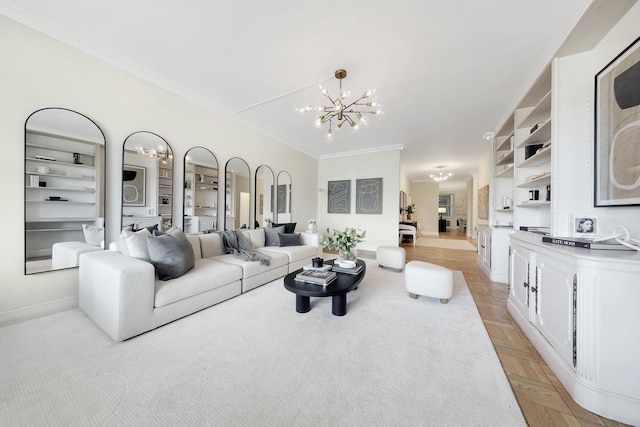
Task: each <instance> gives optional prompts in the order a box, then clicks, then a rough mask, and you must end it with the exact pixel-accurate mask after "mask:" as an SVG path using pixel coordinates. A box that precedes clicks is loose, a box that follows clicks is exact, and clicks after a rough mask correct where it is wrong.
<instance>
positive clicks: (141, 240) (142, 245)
mask: <svg viewBox="0 0 640 427" xmlns="http://www.w3.org/2000/svg"><path fill="white" fill-rule="evenodd" d="M122 234H124V241H125V242H126V245H127V251H128V252H129V255H130V256H132V257H134V258H138V259H141V260H144V261H147V262H151V257H150V256H149V247H148V246H147V237H149V236H151V233H149V230H147V229H146V228H143V229H142V230H138V231H129V230H124V231H123V232H122Z"/></svg>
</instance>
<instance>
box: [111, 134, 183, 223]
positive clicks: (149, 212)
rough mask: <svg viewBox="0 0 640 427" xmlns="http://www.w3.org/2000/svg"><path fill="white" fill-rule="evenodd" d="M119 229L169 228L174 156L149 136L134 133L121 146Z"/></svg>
mask: <svg viewBox="0 0 640 427" xmlns="http://www.w3.org/2000/svg"><path fill="white" fill-rule="evenodd" d="M122 158H123V165H122V227H123V228H125V227H132V228H133V229H134V230H136V229H140V228H143V227H152V226H154V225H157V227H158V229H159V230H167V229H169V228H170V227H171V224H172V217H171V211H172V205H173V152H172V150H171V147H170V146H169V143H167V141H165V140H164V139H163V138H161V137H160V136H158V135H156V134H155V133H152V132H145V131H141V132H135V133H132V134H131V135H129V136H128V137H127V138H126V139H125V140H124V144H123V156H122Z"/></svg>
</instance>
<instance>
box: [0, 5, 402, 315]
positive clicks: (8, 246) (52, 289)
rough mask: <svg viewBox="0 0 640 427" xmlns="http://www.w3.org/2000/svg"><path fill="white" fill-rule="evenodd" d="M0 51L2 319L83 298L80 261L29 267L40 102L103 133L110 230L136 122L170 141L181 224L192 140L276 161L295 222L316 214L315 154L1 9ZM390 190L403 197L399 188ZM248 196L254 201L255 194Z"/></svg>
mask: <svg viewBox="0 0 640 427" xmlns="http://www.w3.org/2000/svg"><path fill="white" fill-rule="evenodd" d="M114 31H115V30H114ZM0 57H1V58H2V67H0V94H1V96H0V117H2V126H1V127H0V140H1V141H2V147H3V155H2V156H1V157H0V174H1V177H2V183H3V202H4V203H3V207H2V210H1V214H0V215H1V218H0V219H1V221H2V224H3V225H4V228H5V234H4V237H3V241H4V242H5V243H4V244H3V245H1V248H0V260H1V261H0V262H1V264H0V271H2V280H1V281H0V325H2V324H6V323H10V322H14V321H18V320H23V319H26V318H29V317H34V316H38V315H42V314H47V313H50V312H55V311H60V310H63V309H68V308H72V307H75V306H76V305H77V293H78V283H77V275H78V272H77V269H73V270H63V271H56V272H49V273H44V274H36V275H29V276H25V275H24V226H23V221H24V212H23V210H24V208H23V200H24V187H23V184H24V179H23V176H24V175H23V174H24V170H23V168H24V166H23V165H24V160H23V158H24V123H25V120H26V118H27V117H28V116H29V114H31V113H32V112H34V111H35V110H38V109H40V108H44V107H63V108H69V109H71V110H75V111H78V112H80V113H82V114H85V115H87V116H88V117H89V118H91V119H92V120H94V121H95V122H96V123H97V124H98V126H100V128H101V129H102V131H103V132H104V133H105V137H106V140H107V144H106V162H107V170H106V175H107V180H108V182H107V186H106V197H107V207H106V212H105V222H106V226H107V238H108V239H109V240H113V239H114V238H115V236H117V234H118V228H119V224H120V200H121V181H120V180H121V177H122V173H121V168H122V143H123V141H124V139H125V138H126V137H127V136H128V135H129V134H131V133H133V132H136V131H140V130H147V131H151V132H155V133H157V134H158V135H160V136H162V137H163V138H165V139H166V140H167V142H168V143H169V144H170V145H171V147H172V149H173V153H174V158H175V159H176V160H175V170H174V177H175V178H174V201H175V204H174V210H173V216H174V224H176V225H180V226H181V225H182V218H181V215H182V176H183V165H182V161H183V159H184V155H185V153H186V152H187V150H188V149H189V148H190V147H193V146H198V145H200V146H204V147H206V148H209V149H210V150H211V151H212V152H213V153H214V154H215V156H216V157H217V159H218V162H219V164H220V165H224V164H225V163H226V161H227V160H228V159H229V158H231V157H235V156H238V157H242V158H244V159H245V160H246V161H247V163H248V164H249V167H250V169H251V173H252V174H253V173H254V172H255V170H256V168H257V167H258V166H259V165H261V164H266V165H268V166H270V167H271V168H272V169H273V171H274V172H275V174H277V173H278V172H280V171H281V170H286V171H288V172H289V174H290V175H291V178H292V182H293V183H292V191H293V193H294V194H293V197H292V200H293V206H292V215H293V218H294V220H297V221H298V222H299V223H300V227H298V229H304V228H306V220H307V219H308V218H313V217H315V216H316V213H317V210H318V209H317V198H316V197H314V196H313V194H314V193H315V192H316V189H317V170H318V169H317V168H318V163H317V161H316V160H314V159H312V158H310V157H308V156H306V155H304V154H301V153H299V152H297V151H294V150H292V149H290V148H288V147H287V146H285V145H282V144H280V143H278V142H277V141H274V140H272V139H270V138H268V137H266V136H265V135H262V134H259V133H257V132H255V131H253V130H251V129H249V128H247V127H244V126H242V125H240V124H238V123H237V122H235V121H234V120H231V119H229V118H227V117H226V116H222V115H221V114H216V113H214V112H212V111H211V110H209V109H207V108H204V107H203V106H201V105H198V104H195V103H194V102H192V101H189V100H187V99H185V98H182V97H180V96H177V95H176V94H174V93H171V92H169V91H166V90H163V89H161V88H159V87H158V86H155V85H153V84H150V83H148V82H146V81H144V80H142V79H140V78H137V77H135V76H133V75H131V74H128V73H126V72H124V71H122V70H120V69H117V68H116V67H113V66H111V65H108V64H106V63H104V62H102V61H100V60H97V59H95V58H93V57H91V56H89V55H87V54H85V53H83V52H81V51H79V50H77V49H74V48H71V47H69V46H67V45H64V44H62V43H60V42H57V41H55V40H53V39H51V38H49V37H47V36H45V35H42V34H40V33H38V32H35V31H33V30H31V29H29V28H27V27H25V26H23V25H20V24H17V23H16V22H14V21H12V20H10V19H8V18H6V17H3V16H0ZM393 168H394V169H395V172H394V173H395V176H394V178H393V179H391V178H389V182H390V183H391V184H393V185H395V187H396V188H397V186H398V184H397V180H398V172H397V165H395V166H393ZM376 175H378V176H382V174H378V173H376ZM393 193H394V194H393V200H394V201H395V203H396V205H397V200H398V197H397V191H393ZM251 203H252V210H253V200H252V201H251ZM393 212H394V213H396V212H397V206H396V208H395V209H394V210H393ZM395 221H397V215H396V216H394V222H395Z"/></svg>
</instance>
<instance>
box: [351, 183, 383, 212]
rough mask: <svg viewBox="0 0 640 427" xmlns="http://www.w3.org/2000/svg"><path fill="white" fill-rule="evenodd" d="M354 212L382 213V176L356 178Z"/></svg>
mask: <svg viewBox="0 0 640 427" xmlns="http://www.w3.org/2000/svg"><path fill="white" fill-rule="evenodd" d="M356 195H357V197H356V213H357V214H374V215H382V178H367V179H356Z"/></svg>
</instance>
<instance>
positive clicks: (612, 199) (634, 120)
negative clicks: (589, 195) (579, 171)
mask: <svg viewBox="0 0 640 427" xmlns="http://www.w3.org/2000/svg"><path fill="white" fill-rule="evenodd" d="M594 139H595V174H594V181H595V189H594V190H595V191H594V205H595V206H596V207H598V206H629V205H640V37H639V38H637V39H636V40H635V41H634V42H633V43H631V44H630V45H629V46H628V47H627V48H626V49H624V50H623V51H622V52H621V53H620V54H619V55H618V56H616V57H615V58H614V59H613V60H612V61H611V62H610V63H609V64H607V65H606V66H605V67H604V68H603V69H602V70H600V72H598V74H596V76H595V138H594Z"/></svg>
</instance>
